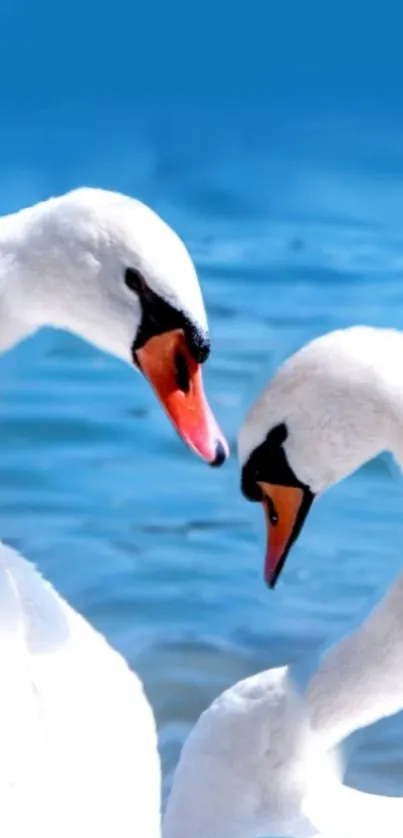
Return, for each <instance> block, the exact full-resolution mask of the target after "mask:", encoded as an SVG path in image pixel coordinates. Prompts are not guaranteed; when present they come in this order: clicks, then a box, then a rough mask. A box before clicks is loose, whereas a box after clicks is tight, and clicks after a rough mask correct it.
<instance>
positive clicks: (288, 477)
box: [238, 326, 403, 587]
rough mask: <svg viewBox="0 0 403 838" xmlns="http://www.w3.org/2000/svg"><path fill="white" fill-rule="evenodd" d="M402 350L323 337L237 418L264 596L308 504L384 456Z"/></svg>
mask: <svg viewBox="0 0 403 838" xmlns="http://www.w3.org/2000/svg"><path fill="white" fill-rule="evenodd" d="M402 348H403V341H402V335H401V334H400V333H398V332H393V331H392V330H381V329H372V328H369V327H359V326H357V327H353V328H351V329H344V330H339V331H336V332H331V333H329V334H326V335H324V336H322V337H320V338H317V339H316V340H314V341H312V342H311V343H309V344H307V345H306V346H304V347H303V348H302V349H300V350H299V351H298V352H297V353H296V354H295V355H293V356H292V357H291V358H289V359H288V360H287V361H286V362H285V363H284V364H283V365H282V366H281V367H280V368H279V370H278V371H277V373H276V374H275V376H274V378H273V379H272V380H271V381H270V383H269V384H268V386H267V387H266V388H265V390H264V391H263V393H262V394H261V395H260V397H259V398H258V400H257V401H256V403H255V404H254V406H253V407H252V409H251V411H250V412H249V414H248V415H247V417H246V419H245V421H244V423H243V426H242V428H241V430H240V432H239V437H238V452H239V459H240V464H241V475H242V476H241V489H242V492H243V493H244V495H245V496H246V498H247V499H248V500H251V501H260V502H261V503H262V505H263V508H264V513H265V520H266V526H267V533H268V541H267V552H266V560H265V578H266V581H267V583H268V584H269V586H270V587H274V585H275V583H276V581H277V579H278V577H279V574H280V572H281V570H282V568H283V566H284V562H285V560H286V558H287V555H288V553H289V551H290V548H291V547H292V545H293V543H294V542H295V541H296V539H297V538H298V535H299V533H300V532H301V530H302V527H303V525H304V522H305V520H306V517H307V515H308V512H309V510H310V508H311V506H312V503H313V501H314V499H315V498H316V497H317V496H318V495H320V494H321V492H323V491H324V490H325V489H327V488H328V487H330V486H331V485H333V484H334V483H337V482H338V481H340V480H342V479H343V478H344V477H346V476H347V475H349V474H351V473H352V472H354V471H355V470H356V469H358V468H359V467H360V466H361V465H362V464H363V463H365V462H367V461H368V460H370V459H372V458H373V457H374V456H376V455H377V454H379V453H380V452H381V451H383V450H385V449H389V450H390V449H392V450H393V437H394V428H395V424H396V415H395V412H396V404H397V401H396V400H397V398H398V399H401V395H402V387H401V385H400V391H399V385H398V384H397V382H398V379H399V378H400V377H401V373H400V370H399V369H398V367H399V357H401V354H400V353H401V351H402ZM400 409H402V406H401V408H400ZM400 421H401V413H400Z"/></svg>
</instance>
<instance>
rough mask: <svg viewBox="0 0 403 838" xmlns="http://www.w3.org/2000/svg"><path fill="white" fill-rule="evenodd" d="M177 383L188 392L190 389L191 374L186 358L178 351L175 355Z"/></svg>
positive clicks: (180, 388) (184, 391)
mask: <svg viewBox="0 0 403 838" xmlns="http://www.w3.org/2000/svg"><path fill="white" fill-rule="evenodd" d="M175 368H176V383H177V385H178V388H179V390H182V392H183V393H188V392H189V390H190V375H189V368H188V365H187V361H186V358H185V357H184V356H183V355H182V354H181V353H180V352H177V353H176V355H175Z"/></svg>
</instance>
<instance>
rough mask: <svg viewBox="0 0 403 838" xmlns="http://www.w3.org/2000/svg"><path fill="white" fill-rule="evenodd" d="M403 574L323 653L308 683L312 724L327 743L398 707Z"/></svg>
mask: <svg viewBox="0 0 403 838" xmlns="http://www.w3.org/2000/svg"><path fill="white" fill-rule="evenodd" d="M402 668H403V574H402V575H401V576H400V577H399V578H398V580H397V581H396V582H395V583H394V584H393V585H392V587H391V588H390V590H389V592H388V593H387V594H386V596H385V597H383V599H382V601H381V602H380V603H379V604H378V605H376V606H375V608H373V610H372V611H371V613H370V614H369V616H368V617H367V618H366V620H365V621H364V623H363V624H362V626H360V628H358V629H356V630H355V631H353V632H352V633H351V634H350V635H348V636H347V637H345V638H344V639H343V640H341V641H339V642H338V643H337V644H336V645H335V646H334V647H333V648H332V649H331V650H330V651H329V652H328V653H327V654H326V655H325V657H324V659H323V661H322V663H321V665H320V666H319V669H318V671H317V672H316V674H315V675H314V676H313V678H312V679H311V681H310V683H309V685H308V688H307V698H308V703H309V707H310V712H311V716H312V724H313V727H314V728H315V729H316V730H317V731H319V732H320V733H321V735H322V736H324V737H325V738H326V741H327V744H328V745H329V747H331V746H333V745H335V744H337V743H338V742H340V741H341V740H342V739H344V738H345V737H346V736H348V735H349V734H350V733H353V732H354V731H355V730H358V729H359V728H362V727H366V726H367V725H370V724H373V723H374V722H375V721H377V720H378V719H380V718H382V717H384V716H390V715H393V714H394V713H397V712H398V711H400V710H401V709H402V708H403V690H402V686H401V683H400V679H399V677H396V676H397V673H399V672H401V671H402Z"/></svg>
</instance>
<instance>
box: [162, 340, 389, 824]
mask: <svg viewBox="0 0 403 838" xmlns="http://www.w3.org/2000/svg"><path fill="white" fill-rule="evenodd" d="M401 357H403V334H402V333H400V332H396V331H392V330H386V329H385V330H382V329H373V328H370V327H353V328H351V329H345V330H339V331H337V332H333V333H330V334H328V335H325V336H323V337H321V338H318V339H316V340H315V341H313V342H311V343H310V344H308V345H307V346H305V347H304V348H303V349H302V350H300V351H299V352H298V353H296V354H295V355H294V356H293V357H292V358H291V359H290V360H288V361H287V362H286V363H285V364H284V365H283V366H282V367H280V369H279V371H278V372H277V374H276V375H275V377H274V379H273V380H272V381H271V383H270V384H269V386H268V387H267V388H266V389H265V391H264V392H263V394H262V396H261V397H260V398H259V400H258V401H257V403H256V404H255V405H254V407H253V408H252V410H251V411H250V413H249V414H248V416H247V417H246V420H245V422H244V424H243V426H242V428H241V430H240V433H239V440H238V444H239V456H240V461H241V466H242V478H241V480H242V489H243V491H244V493H245V494H246V495H247V497H248V498H250V499H252V500H255V501H258V500H261V501H262V502H263V505H264V509H265V516H266V520H267V522H268V526H269V527H270V533H269V534H270V539H269V545H268V555H267V559H266V578H267V581H268V582H269V584H270V585H273V584H274V583H275V581H276V579H277V578H278V575H279V569H280V570H281V567H282V566H283V564H284V558H285V556H286V554H287V552H288V550H289V549H290V546H291V544H292V543H293V541H295V539H296V537H297V535H298V532H299V531H300V529H301V527H302V524H303V520H304V518H305V517H306V514H307V512H308V510H309V507H310V505H311V504H312V501H313V498H314V497H315V496H316V495H317V494H318V493H320V492H321V491H323V490H324V489H325V488H327V487H328V486H330V485H331V484H332V483H335V482H336V481H337V480H341V479H342V478H343V477H345V476H347V475H348V474H349V473H351V472H352V471H353V470H355V469H356V468H358V467H359V466H360V465H361V464H362V463H364V462H365V461H367V460H368V459H370V458H371V457H373V456H375V455H376V454H378V453H379V452H380V451H382V450H384V449H388V450H390V451H391V452H392V453H393V454H394V456H395V459H396V460H397V462H398V463H399V464H400V465H403V437H402V433H401V424H402V418H403V380H402V376H401V363H400V358H401ZM402 601H403V574H402V576H400V577H399V578H398V580H397V581H396V582H395V583H394V585H392V586H391V588H390V590H389V591H388V592H387V594H386V595H385V596H384V597H383V598H382V600H381V601H380V602H379V603H378V604H377V605H376V606H375V608H373V609H372V611H371V612H370V614H369V616H368V617H367V618H366V619H365V621H364V622H363V624H362V625H360V626H358V627H357V628H356V629H355V630H354V631H352V632H351V633H349V634H348V635H347V636H345V637H344V638H343V639H342V640H341V641H338V642H337V643H335V644H334V645H333V646H332V647H331V648H330V649H329V650H327V651H326V652H325V653H324V654H323V655H321V656H320V659H319V664H318V666H317V669H316V671H315V672H314V673H313V674H312V675H311V677H310V678H309V679H308V683H307V684H306V686H305V689H304V694H303V695H301V694H300V691H299V690H298V689H297V688H296V685H295V683H294V679H293V671H292V668H291V667H283V668H279V669H275V670H269V671H267V672H263V673H260V674H258V675H255V676H252V677H251V678H247V679H245V680H244V681H241V682H239V683H238V684H236V685H235V686H234V687H232V688H230V689H229V690H227V691H226V692H224V693H223V694H222V695H221V696H220V697H219V698H218V699H216V701H215V702H213V704H212V705H211V707H210V708H209V709H208V710H206V711H205V713H204V714H202V716H201V718H200V719H199V721H198V723H197V724H196V726H195V727H194V729H193V730H192V732H191V734H190V736H189V738H188V739H187V741H186V742H185V745H184V747H183V750H182V753H181V757H180V761H179V764H178V768H177V771H176V773H175V775H174V779H173V786H172V791H171V795H170V797H169V800H168V804H167V810H166V815H165V819H164V824H163V827H164V828H163V836H164V838H174V836H175V838H185V836H186V835H189V834H191V835H192V836H193V838H261V836H265V835H288V836H293V838H300V837H301V838H307V836H310V835H315V834H317V833H318V832H320V833H321V834H324V835H326V836H328V838H330V836H332V838H358V837H359V836H361V835H362V836H363V838H364V836H365V838H381V836H383V835H384V834H386V835H388V836H390V838H394V836H396V838H401V836H402V834H403V826H402V823H403V798H389V797H382V796H380V795H371V794H366V793H364V792H360V791H357V790H355V789H351V788H348V787H347V786H344V785H343V784H342V782H341V781H340V775H341V766H340V764H339V760H338V758H337V753H335V752H334V749H335V748H336V747H337V746H338V744H339V743H340V742H341V741H342V740H343V739H345V738H346V737H347V736H348V735H350V734H351V733H352V732H354V731H356V730H358V729H360V728H363V727H366V726H367V725H370V724H372V723H374V722H375V721H377V720H378V719H381V718H384V717H386V716H390V715H392V714H394V713H396V712H398V711H399V710H401V709H402V708H403V687H402V679H401V673H402V672H403V610H402ZM200 801H204V802H205V805H204V806H203V807H201V806H200ZM198 802H199V806H198ZM195 812H198V817H197V818H196V817H195Z"/></svg>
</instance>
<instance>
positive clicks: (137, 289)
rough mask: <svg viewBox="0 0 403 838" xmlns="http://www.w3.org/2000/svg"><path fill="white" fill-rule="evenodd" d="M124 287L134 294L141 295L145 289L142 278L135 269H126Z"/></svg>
mask: <svg viewBox="0 0 403 838" xmlns="http://www.w3.org/2000/svg"><path fill="white" fill-rule="evenodd" d="M125 285H127V287H128V288H129V289H130V291H134V293H135V294H141V293H142V292H143V291H144V290H145V288H146V283H145V281H144V277H143V276H142V274H141V273H140V271H138V270H137V269H136V268H126V270H125Z"/></svg>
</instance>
